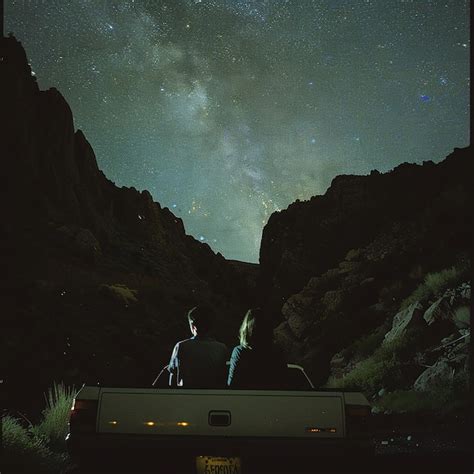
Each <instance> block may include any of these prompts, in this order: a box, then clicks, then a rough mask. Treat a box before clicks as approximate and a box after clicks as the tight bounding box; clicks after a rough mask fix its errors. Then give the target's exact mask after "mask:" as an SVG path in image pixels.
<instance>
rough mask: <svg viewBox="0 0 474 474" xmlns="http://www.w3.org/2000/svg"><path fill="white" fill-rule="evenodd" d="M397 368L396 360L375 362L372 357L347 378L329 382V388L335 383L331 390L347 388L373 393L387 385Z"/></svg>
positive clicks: (362, 362) (359, 364) (360, 364)
mask: <svg viewBox="0 0 474 474" xmlns="http://www.w3.org/2000/svg"><path fill="white" fill-rule="evenodd" d="M395 367H396V362H395V361H394V360H375V359H374V358H373V357H370V358H368V359H365V360H363V361H361V362H359V363H358V364H357V366H356V367H355V368H354V369H353V370H352V371H351V372H349V374H347V375H346V376H345V377H343V378H340V379H337V380H334V381H332V380H331V381H328V386H329V383H333V385H332V386H331V388H347V389H350V390H358V391H359V390H360V391H362V392H364V393H373V392H376V391H377V390H379V389H380V387H382V386H384V385H385V383H386V381H387V379H388V378H389V377H390V374H391V372H392V371H393V369H394V368H395Z"/></svg>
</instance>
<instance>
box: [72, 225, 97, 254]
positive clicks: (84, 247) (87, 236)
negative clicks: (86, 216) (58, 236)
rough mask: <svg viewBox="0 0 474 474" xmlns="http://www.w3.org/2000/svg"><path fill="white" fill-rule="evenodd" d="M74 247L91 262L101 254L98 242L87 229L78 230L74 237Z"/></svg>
mask: <svg viewBox="0 0 474 474" xmlns="http://www.w3.org/2000/svg"><path fill="white" fill-rule="evenodd" d="M74 245H75V247H76V249H77V251H78V252H79V253H80V254H81V255H82V256H84V257H86V258H89V259H92V260H95V259H96V258H98V257H99V256H100V255H101V254H102V250H101V248H100V243H99V241H98V240H97V239H96V238H95V236H94V234H93V233H92V232H91V231H90V230H89V229H79V231H78V232H77V234H76V235H75V237H74Z"/></svg>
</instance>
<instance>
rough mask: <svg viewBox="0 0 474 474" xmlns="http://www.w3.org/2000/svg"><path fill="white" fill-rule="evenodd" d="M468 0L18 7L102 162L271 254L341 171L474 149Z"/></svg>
mask: <svg viewBox="0 0 474 474" xmlns="http://www.w3.org/2000/svg"><path fill="white" fill-rule="evenodd" d="M468 9H469V2H468V1H465V0H443V1H437V0H433V1H429V0H345V1H344V0H315V1H310V0H267V1H265V0H253V1H252V0H162V1H159V0H156V1H150V0H148V1H147V0H143V1H140V0H135V1H133V0H128V1H125V0H122V1H111V0H74V1H67V0H57V1H53V0H50V1H48V0H31V1H28V0H17V1H13V0H5V31H6V32H9V31H11V32H13V33H14V34H15V36H16V37H17V38H18V39H19V40H21V41H22V42H23V44H24V46H25V48H26V51H27V54H28V56H29V58H30V62H31V65H32V68H33V71H34V72H35V73H36V75H37V77H38V81H39V85H40V87H41V88H43V89H46V88H49V87H56V88H57V89H59V90H60V91H61V92H62V94H63V95H64V96H65V97H66V100H67V101H68V102H69V104H70V106H71V108H72V110H73V114H74V118H75V126H76V128H80V129H82V130H83V131H84V133H85V135H86V137H87V138H88V140H89V141H90V142H91V144H92V146H93V148H94V150H95V153H96V156H97V161H98V164H99V167H100V168H101V169H102V170H103V171H104V173H105V174H106V176H107V177H108V178H109V179H111V180H112V181H114V182H115V183H116V184H117V185H119V186H134V187H136V188H137V189H139V190H143V189H148V190H149V191H150V192H151V193H152V195H153V197H154V199H155V200H156V201H159V202H160V203H161V205H162V206H163V207H165V206H166V207H169V208H170V209H171V211H172V212H173V213H175V214H176V215H178V216H180V217H181V218H182V219H183V221H184V225H185V228H186V231H187V233H189V234H192V235H194V236H195V237H196V238H197V239H200V240H201V241H204V242H207V243H208V244H209V245H210V246H211V247H212V248H213V249H214V250H215V251H219V252H221V253H222V254H223V255H224V256H225V257H227V258H231V259H239V260H244V261H251V262H256V261H258V252H259V245H260V238H261V233H262V228H263V226H264V224H265V223H266V221H267V220H268V217H269V216H270V214H271V213H272V212H274V211H275V210H279V209H284V208H286V207H287V206H288V205H289V204H290V203H291V202H293V201H294V200H296V199H300V200H304V199H309V198H310V197H311V196H314V195H316V194H323V193H324V192H325V191H326V189H327V187H328V186H329V184H330V182H331V180H332V178H334V177H335V176H336V175H338V174H352V173H355V174H368V173H369V172H370V171H371V170H373V169H378V170H380V171H388V170H390V169H392V168H393V167H394V166H396V165H398V164H400V163H402V162H405V161H408V162H422V161H423V160H430V159H431V160H433V161H435V162H437V161H440V160H442V159H443V158H444V157H445V156H446V155H447V154H449V153H450V152H451V151H452V149H453V148H454V147H464V146H467V145H468V143H469V50H470V42H469V11H468Z"/></svg>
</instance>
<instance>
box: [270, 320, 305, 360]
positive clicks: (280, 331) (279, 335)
mask: <svg viewBox="0 0 474 474" xmlns="http://www.w3.org/2000/svg"><path fill="white" fill-rule="evenodd" d="M273 338H274V341H275V343H276V344H277V345H278V346H279V347H281V348H282V349H283V351H284V352H285V353H286V354H287V356H288V357H291V355H292V354H294V353H295V349H297V347H298V346H299V342H298V341H297V339H295V336H294V335H293V332H292V331H291V329H290V327H289V325H288V323H287V322H286V321H284V322H282V323H281V324H280V325H278V326H277V327H276V328H275V329H274V330H273Z"/></svg>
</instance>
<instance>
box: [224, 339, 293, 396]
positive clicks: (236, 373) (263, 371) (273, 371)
mask: <svg viewBox="0 0 474 474" xmlns="http://www.w3.org/2000/svg"><path fill="white" fill-rule="evenodd" d="M287 373H288V369H287V365H286V362H285V359H284V357H283V353H282V352H281V351H280V350H279V349H278V348H277V347H276V346H274V345H268V346H266V347H260V348H256V349H249V348H245V347H243V346H240V345H239V346H236V347H235V348H234V350H233V351H232V355H231V358H230V367H229V375H228V377H227V385H228V386H229V387H230V388H235V389H242V390H259V389H266V390H286V389H287V388H288V382H287Z"/></svg>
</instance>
